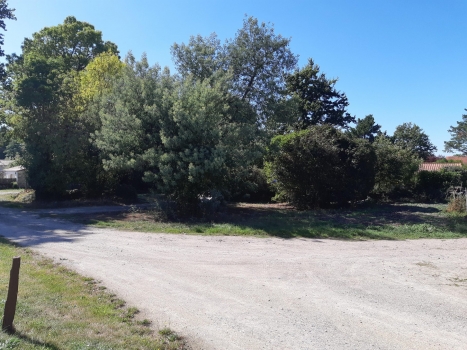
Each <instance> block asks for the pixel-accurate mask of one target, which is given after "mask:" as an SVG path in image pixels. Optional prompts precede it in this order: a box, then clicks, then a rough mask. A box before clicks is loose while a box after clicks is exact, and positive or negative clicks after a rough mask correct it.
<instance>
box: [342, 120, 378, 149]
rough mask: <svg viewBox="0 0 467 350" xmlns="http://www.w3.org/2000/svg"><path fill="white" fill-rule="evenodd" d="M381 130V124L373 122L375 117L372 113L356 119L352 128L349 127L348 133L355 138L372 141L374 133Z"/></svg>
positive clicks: (376, 133)
mask: <svg viewBox="0 0 467 350" xmlns="http://www.w3.org/2000/svg"><path fill="white" fill-rule="evenodd" d="M380 132H381V125H379V124H376V123H375V118H374V117H373V115H372V114H369V115H367V116H366V117H365V118H363V119H360V118H358V119H357V122H356V125H355V127H354V128H350V129H349V134H350V135H351V136H353V137H356V138H361V139H365V140H368V141H370V143H373V141H374V140H375V137H376V135H378V134H379V133H380Z"/></svg>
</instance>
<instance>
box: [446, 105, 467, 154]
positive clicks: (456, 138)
mask: <svg viewBox="0 0 467 350" xmlns="http://www.w3.org/2000/svg"><path fill="white" fill-rule="evenodd" d="M466 111H467V109H466ZM448 132H449V133H450V134H451V140H449V141H445V142H444V151H445V152H459V153H460V154H462V155H467V114H464V115H462V120H461V121H460V122H457V126H451V127H450V128H449V130H448Z"/></svg>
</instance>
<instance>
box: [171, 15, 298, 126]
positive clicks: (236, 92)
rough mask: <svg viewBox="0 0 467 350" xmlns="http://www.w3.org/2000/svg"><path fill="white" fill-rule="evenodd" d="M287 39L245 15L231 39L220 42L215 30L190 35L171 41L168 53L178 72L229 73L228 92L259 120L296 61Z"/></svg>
mask: <svg viewBox="0 0 467 350" xmlns="http://www.w3.org/2000/svg"><path fill="white" fill-rule="evenodd" d="M289 44H290V39H288V38H284V37H282V36H281V35H277V34H276V33H275V32H274V27H273V26H272V25H270V24H266V23H259V22H258V20H257V19H256V18H254V17H247V18H245V19H244V21H243V26H242V28H240V29H239V30H238V32H237V33H236V35H235V37H234V38H233V39H229V40H227V42H226V43H225V44H224V45H221V44H220V41H219V40H218V39H217V36H216V35H215V34H212V35H211V36H209V37H207V38H202V37H200V36H196V37H192V38H191V39H190V41H189V43H188V44H174V45H173V46H172V56H173V58H174V61H175V66H176V68H177V70H178V72H179V73H180V74H181V75H182V76H184V77H186V76H187V75H188V74H192V75H193V76H194V77H196V78H197V79H206V78H211V77H212V76H213V75H215V74H219V73H227V72H228V73H229V74H230V75H231V77H230V84H231V86H230V92H231V94H232V95H233V96H235V97H236V98H237V99H240V100H241V101H243V102H248V103H250V105H251V106H252V108H254V109H255V110H256V112H257V113H258V121H259V122H261V123H263V122H264V121H265V120H266V119H267V118H268V117H269V116H270V115H271V114H272V113H274V110H273V109H272V107H273V106H274V105H275V102H276V101H277V100H278V99H279V98H281V97H282V96H283V94H284V92H285V76H286V75H287V74H288V73H290V72H292V70H293V69H294V68H295V67H296V64H297V56H295V55H294V54H293V53H292V52H291V50H290V46H289Z"/></svg>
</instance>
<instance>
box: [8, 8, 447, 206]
mask: <svg viewBox="0 0 467 350" xmlns="http://www.w3.org/2000/svg"><path fill="white" fill-rule="evenodd" d="M0 3H2V4H4V5H5V4H6V3H5V1H2V2H0ZM0 11H1V8H0ZM0 14H1V12H0ZM3 18H12V13H11V12H10V17H8V16H4V17H3ZM0 26H1V25H0ZM0 44H2V42H0ZM0 53H1V51H0ZM171 54H172V57H173V60H174V63H175V69H176V72H175V73H172V72H170V70H169V69H168V68H162V67H160V66H159V65H157V64H156V65H152V66H151V65H150V64H149V63H148V60H147V58H146V57H145V56H144V55H143V57H142V58H141V59H139V60H137V59H136V58H135V57H134V56H133V55H132V54H131V53H128V54H127V55H126V57H125V58H124V59H123V60H122V59H121V57H120V56H119V55H120V53H119V51H118V47H117V45H116V44H114V43H112V42H109V41H103V39H102V33H101V32H100V31H98V30H97V29H95V28H94V26H93V25H91V24H89V23H86V22H81V21H78V20H77V19H76V18H75V17H67V18H66V19H65V21H64V22H63V23H62V24H59V25H57V26H53V27H46V28H43V29H42V30H40V31H38V32H37V33H34V34H33V35H32V37H31V38H27V39H25V41H24V43H23V46H22V52H21V53H20V54H19V55H16V54H12V55H7V64H6V68H5V72H4V78H3V80H2V89H1V94H2V96H1V103H2V120H1V125H2V129H1V136H2V146H3V147H4V149H3V151H4V153H5V154H6V155H7V156H9V157H17V158H18V162H19V163H20V164H21V165H24V166H25V167H26V168H27V170H28V177H29V183H30V185H31V187H32V188H34V189H35V190H36V196H37V197H38V198H42V199H51V198H62V197H64V196H66V195H67V193H68V192H69V191H70V190H72V189H79V191H80V193H82V195H83V196H86V197H96V196H102V195H109V194H115V193H118V192H119V191H120V192H125V191H126V192H132V193H133V192H135V191H139V190H146V191H147V190H150V189H153V190H154V191H156V192H157V193H161V194H164V195H166V196H167V197H168V198H170V199H172V200H174V201H175V202H176V203H177V204H178V205H179V207H180V208H183V209H186V210H196V208H197V206H198V204H199V202H200V200H201V199H202V198H205V197H214V196H217V197H223V198H226V199H245V198H248V197H250V198H254V197H256V198H262V199H270V197H272V196H273V195H275V197H276V199H281V200H288V201H292V202H293V203H295V204H297V205H298V206H300V207H319V206H326V205H329V204H330V203H339V204H344V203H348V202H352V201H356V200H360V199H364V198H366V197H367V196H368V195H369V194H374V195H377V196H378V195H384V194H387V193H390V192H391V191H394V190H395V189H396V188H401V187H404V186H405V185H407V184H408V183H409V182H410V181H412V179H413V176H414V174H415V172H416V170H417V169H418V165H419V163H420V161H421V159H426V158H427V157H429V156H432V155H433V153H434V152H435V151H436V147H435V146H434V145H433V144H432V143H431V142H430V140H429V138H428V136H427V135H426V134H425V133H424V132H423V130H422V129H421V128H420V127H419V126H417V125H415V124H412V123H404V124H402V125H400V126H398V127H397V128H396V131H395V132H394V134H393V135H388V134H387V133H386V132H382V131H381V126H380V125H378V124H376V122H375V119H374V117H373V116H372V115H368V116H366V117H364V118H363V119H359V118H356V117H355V116H352V115H351V114H350V113H349V112H348V106H349V102H348V99H347V96H346V95H345V93H343V92H341V91H338V90H337V89H336V86H335V85H336V82H337V80H336V79H332V78H331V79H330V78H328V77H326V75H325V74H324V73H322V72H321V71H320V67H319V66H318V65H317V64H316V63H315V62H314V61H313V59H311V58H310V59H309V60H308V62H307V64H306V65H305V66H303V67H298V56H297V55H296V54H294V53H293V52H292V51H291V50H290V39H288V38H284V37H282V36H281V35H279V34H276V33H275V31H274V28H273V26H272V25H270V24H267V23H260V22H259V21H258V20H257V19H256V18H254V17H245V19H244V21H243V26H242V27H241V28H240V29H239V30H238V31H237V33H236V34H235V36H234V37H233V38H231V39H228V40H226V41H225V42H224V43H221V41H220V40H219V38H218V37H217V36H216V35H215V34H212V35H210V36H208V37H202V36H200V35H197V36H192V37H191V38H190V39H189V40H188V42H187V43H180V44H177V43H176V44H174V45H173V46H172V47H171ZM453 132H454V131H453ZM450 145H451V144H450ZM450 147H454V145H452V146H450Z"/></svg>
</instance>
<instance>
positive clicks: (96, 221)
mask: <svg viewBox="0 0 467 350" xmlns="http://www.w3.org/2000/svg"><path fill="white" fill-rule="evenodd" d="M159 214H160V213H158V212H154V211H151V210H144V211H139V210H133V211H129V212H125V213H118V214H82V215H61V217H62V218H65V219H68V220H73V221H75V222H80V223H84V224H88V225H95V226H98V227H108V228H114V229H122V230H135V231H143V232H161V233H162V232H165V233H185V234H202V235H246V236H263V237H264V236H276V237H282V238H293V237H307V238H338V239H354V240H360V239H415V238H460V237H467V218H466V216H465V215H464V214H450V213H447V212H446V211H445V205H442V204H437V205H430V204H410V203H406V204H392V205H389V204H388V205H374V206H371V207H357V208H351V209H329V210H313V211H298V210H295V209H294V208H292V207H290V206H287V205H274V204H273V205H270V204H245V203H240V204H231V205H228V206H227V208H226V209H225V210H223V211H222V212H220V213H218V214H216V215H215V216H213V217H211V218H209V220H206V219H185V220H160V215H159Z"/></svg>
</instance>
